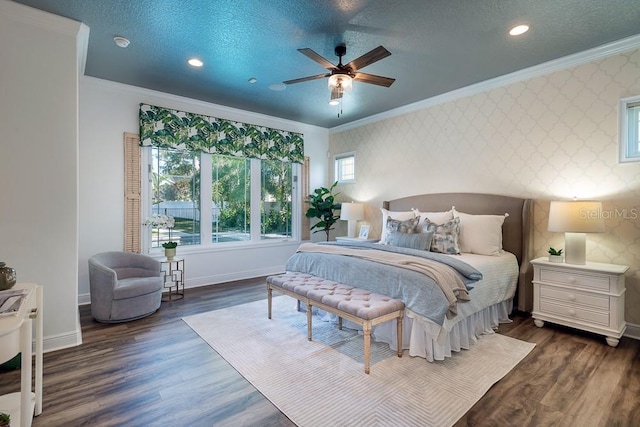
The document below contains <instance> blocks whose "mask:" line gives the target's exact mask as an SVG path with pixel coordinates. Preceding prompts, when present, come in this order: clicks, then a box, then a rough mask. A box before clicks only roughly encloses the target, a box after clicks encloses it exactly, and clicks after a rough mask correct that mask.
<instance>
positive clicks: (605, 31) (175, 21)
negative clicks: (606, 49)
mask: <svg viewBox="0 0 640 427" xmlns="http://www.w3.org/2000/svg"><path fill="white" fill-rule="evenodd" d="M16 2H17V3H22V4H25V5H28V6H32V7H35V8H38V9H42V10H45V11H48V12H51V13H54V14H57V15H61V16H64V17H68V18H71V19H74V20H77V21H81V22H83V23H85V24H86V25H87V26H88V27H89V28H90V36H89V48H88V52H87V63H86V71H85V73H86V75H88V76H93V77H98V78H101V79H106V80H112V81H116V82H121V83H126V84H130V85H134V86H140V87H144V88H149V89H154V90H158V91H162V92H167V93H172V94H176V95H181V96H186V97H189V98H194V99H199V100H203V101H208V102H212V103H216V104H221V105H226V106H230V107H235V108H240V109H244V110H248V111H254V112H259V113H263V114H268V115H272V116H276V117H282V118H285V119H290V120H295V121H299V122H303V123H309V124H313V125H318V126H322V127H328V128H331V127H335V126H339V125H343V124H346V123H348V122H351V121H354V120H358V119H362V118H365V117H368V116H371V115H374V114H377V113H381V112H384V111H387V110H390V109H393V108H396V107H400V106H403V105H407V104H410V103H413V102H416V101H420V100H423V99H427V98H430V97H433V96H436V95H439V94H442V93H446V92H449V91H451V90H454V89H458V88H461V87H464V86H468V85H470V84H473V83H477V82H480V81H484V80H487V79H490V78H493V77H497V76H500V75H504V74H507V73H510V72H513V71H516V70H520V69H523V68H527V67H530V66H533V65H537V64H540V63H543V62H546V61H549V60H552V59H556V58H560V57H563V56H566V55H569V54H572V53H576V52H580V51H583V50H586V49H589V48H593V47H596V46H600V45H603V44H606V43H609V42H612V41H616V40H619V39H623V38H625V37H628V36H632V35H635V34H637V33H639V32H640V3H639V1H638V0H535V1H533V0H508V1H507V0H435V1H434V0H431V1H426V0H404V1H401V0H395V1H392V0H333V1H331V0H180V1H178V0H135V1H134V0H17V1H16ZM521 22H526V23H528V24H529V25H530V26H531V30H530V31H529V32H528V33H526V34H524V35H522V36H520V37H517V38H513V37H510V36H509V35H508V34H507V32H508V29H509V28H510V27H511V26H512V25H514V24H517V23H521ZM114 36H123V37H126V38H127V39H129V40H130V41H131V44H130V46H129V47H128V48H126V49H122V48H119V47H117V46H116V45H115V44H114V42H113V37H114ZM341 42H344V43H345V44H346V45H347V54H346V55H345V57H344V59H343V62H344V63H346V62H349V61H351V60H352V59H355V58H356V57H358V56H360V55H362V54H364V53H366V52H368V51H369V50H371V49H373V48H375V47H377V46H379V45H382V46H384V47H385V48H387V49H388V50H389V51H390V52H391V56H389V57H387V58H385V59H382V60H381V61H379V62H376V63H375V64H372V65H370V66H368V67H366V68H364V69H363V70H362V71H363V72H366V73H371V74H377V75H382V76H388V77H392V78H395V79H396V82H395V83H394V84H393V85H392V86H391V87H389V88H385V87H380V86H375V85H370V84H364V83H361V82H355V83H354V87H353V90H352V91H351V92H350V93H348V94H346V95H345V96H344V99H343V103H342V107H341V108H342V114H341V115H340V116H339V117H338V113H339V111H340V107H335V106H330V105H328V101H329V95H330V94H329V91H328V89H327V81H326V79H320V80H314V81H308V82H304V83H298V84H294V85H289V86H287V87H286V89H285V90H282V91H273V90H271V89H269V85H272V84H275V83H281V82H282V81H284V80H290V79H295V78H299V77H305V76H310V75H315V74H321V73H323V72H326V70H324V69H323V68H322V66H320V65H319V64H318V63H316V62H313V61H311V60H310V59H309V58H307V57H306V56H304V55H302V54H300V53H299V52H298V51H297V49H300V48H310V49H313V50H314V51H315V52H317V53H318V54H320V55H322V56H323V57H325V58H326V59H328V60H329V61H331V62H333V63H334V64H337V62H338V58H337V57H336V56H335V54H334V48H335V46H336V45H337V44H339V43H341ZM192 56H197V57H199V58H201V59H202V60H203V61H204V64H205V65H204V67H202V68H200V69H194V68H191V67H190V66H188V65H187V63H186V60H187V59H188V58H189V57H192ZM252 77H255V78H256V79H257V81H256V83H253V84H251V83H249V82H248V80H249V79H250V78H252Z"/></svg>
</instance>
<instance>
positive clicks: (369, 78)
mask: <svg viewBox="0 0 640 427" xmlns="http://www.w3.org/2000/svg"><path fill="white" fill-rule="evenodd" d="M353 80H356V81H358V82H363V83H370V84H373V85H378V86H384V87H389V86H391V85H392V84H393V82H395V81H396V79H392V78H390V77H383V76H376V75H375V74H367V73H356V76H355V77H354V78H353Z"/></svg>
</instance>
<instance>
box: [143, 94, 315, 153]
mask: <svg viewBox="0 0 640 427" xmlns="http://www.w3.org/2000/svg"><path fill="white" fill-rule="evenodd" d="M140 145H141V146H156V147H162V148H171V149H176V150H187V151H196V152H205V153H210V154H222V155H227V156H236V157H248V158H255V159H263V160H280V161H283V162H293V163H303V162H304V141H303V137H302V134H300V133H296V132H288V131H283V130H278V129H272V128H268V127H265V126H258V125H251V124H246V123H240V122H234V121H232V120H225V119H219V118H216V117H209V116H204V115H202V114H195V113H188V112H184V111H178V110H171V109H168V108H163V107H156V106H154V105H148V104H140Z"/></svg>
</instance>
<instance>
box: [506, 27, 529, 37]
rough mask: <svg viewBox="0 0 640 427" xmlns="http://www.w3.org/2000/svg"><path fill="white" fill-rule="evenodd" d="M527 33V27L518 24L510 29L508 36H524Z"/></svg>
mask: <svg viewBox="0 0 640 427" xmlns="http://www.w3.org/2000/svg"><path fill="white" fill-rule="evenodd" d="M527 31H529V26H528V25H526V24H520V25H516V26H515V27H513V28H512V29H510V30H509V34H511V35H512V36H519V35H520V34H524V33H526V32H527Z"/></svg>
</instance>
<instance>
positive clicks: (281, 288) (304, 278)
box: [267, 271, 404, 374]
mask: <svg viewBox="0 0 640 427" xmlns="http://www.w3.org/2000/svg"><path fill="white" fill-rule="evenodd" d="M274 289H275V290H276V291H278V292H280V293H282V294H285V295H289V296H291V297H293V298H295V299H297V300H298V308H299V305H300V301H302V302H304V303H305V304H306V305H307V335H308V339H309V341H311V340H312V334H311V330H312V326H311V318H312V315H311V312H312V307H313V306H315V307H318V308H320V309H322V310H325V311H328V312H330V313H333V314H335V315H337V316H338V328H339V329H342V319H343V318H344V319H347V320H349V321H351V322H353V323H356V324H358V325H360V326H362V330H363V333H364V372H365V373H367V374H368V373H369V368H370V363H371V356H370V354H371V328H372V327H373V326H375V325H377V324H379V323H383V322H387V321H389V320H393V319H396V323H397V329H398V357H402V318H403V316H404V303H403V302H402V301H400V300H397V299H393V298H389V297H387V296H384V295H380V294H376V293H373V292H370V291H367V290H364V289H358V288H354V287H352V286H347V285H344V284H342V283H338V282H335V281H332V280H326V279H323V278H321V277H317V276H313V275H310V274H306V273H300V272H295V271H290V272H286V273H284V274H281V275H278V276H269V277H267V305H268V316H269V319H271V299H272V291H273V290H274Z"/></svg>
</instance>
